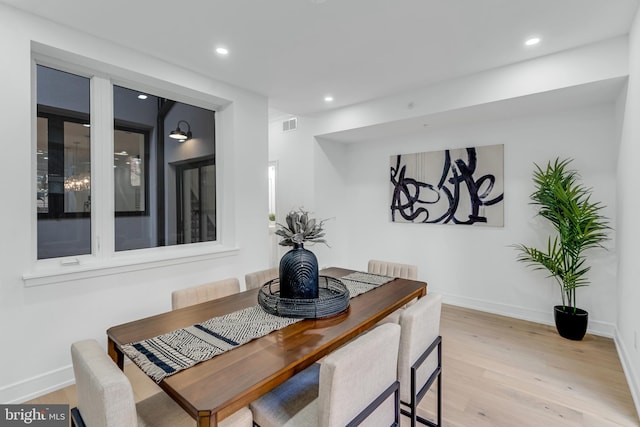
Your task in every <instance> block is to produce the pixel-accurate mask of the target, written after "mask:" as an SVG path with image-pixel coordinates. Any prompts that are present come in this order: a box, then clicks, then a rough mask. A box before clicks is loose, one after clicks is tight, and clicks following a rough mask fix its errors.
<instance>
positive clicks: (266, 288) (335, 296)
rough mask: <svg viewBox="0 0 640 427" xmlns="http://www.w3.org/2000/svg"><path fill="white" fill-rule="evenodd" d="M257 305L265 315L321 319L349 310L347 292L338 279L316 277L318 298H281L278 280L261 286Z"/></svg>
mask: <svg viewBox="0 0 640 427" xmlns="http://www.w3.org/2000/svg"><path fill="white" fill-rule="evenodd" d="M258 303H259V304H260V306H261V307H262V308H263V309H264V310H265V311H266V312H267V313H270V314H274V315H276V316H282V317H295V318H303V319H321V318H324V317H330V316H334V315H336V314H339V313H342V312H343V311H345V310H346V309H347V308H349V290H348V289H347V288H346V286H344V284H343V283H342V282H341V281H340V280H338V279H335V278H333V277H328V276H318V298H309V299H305V298H281V297H280V279H279V278H278V279H273V280H270V281H268V282H267V283H265V284H264V285H262V287H261V288H260V291H259V292H258Z"/></svg>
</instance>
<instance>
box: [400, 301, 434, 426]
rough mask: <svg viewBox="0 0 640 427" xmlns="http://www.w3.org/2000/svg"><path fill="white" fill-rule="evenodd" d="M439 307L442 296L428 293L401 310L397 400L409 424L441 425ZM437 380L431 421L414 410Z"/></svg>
mask: <svg viewBox="0 0 640 427" xmlns="http://www.w3.org/2000/svg"><path fill="white" fill-rule="evenodd" d="M441 309H442V296H441V295H440V294H437V293H430V294H427V295H425V296H424V297H422V298H420V299H419V300H418V301H417V302H416V303H415V304H413V305H411V306H410V307H407V308H406V309H404V310H402V312H401V313H400V321H399V324H400V328H401V329H402V332H401V334H400V350H399V354H398V379H399V381H400V402H401V412H402V414H403V415H406V416H408V417H409V418H410V419H411V427H415V425H416V421H418V422H420V423H421V424H424V425H428V426H431V427H439V426H441V425H442V424H441V422H442V415H441V410H442V402H441V398H442V337H441V336H440V313H441ZM436 380H437V381H438V389H437V391H436V421H435V422H433V421H430V420H427V419H425V418H423V417H420V416H418V415H417V413H416V412H417V407H418V403H420V400H422V398H423V397H424V395H425V394H426V393H427V391H428V390H429V389H430V388H431V386H432V385H433V383H434V381H436Z"/></svg>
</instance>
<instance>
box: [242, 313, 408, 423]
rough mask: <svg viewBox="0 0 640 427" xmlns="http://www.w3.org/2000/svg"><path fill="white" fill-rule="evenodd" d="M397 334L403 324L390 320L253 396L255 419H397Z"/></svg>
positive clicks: (349, 421) (357, 420)
mask: <svg viewBox="0 0 640 427" xmlns="http://www.w3.org/2000/svg"><path fill="white" fill-rule="evenodd" d="M399 340H400V327H399V326H398V325H394V324H391V323H388V324H384V325H381V326H379V327H376V328H374V329H372V330H371V331H370V332H367V333H365V334H363V335H360V336H358V337H357V338H356V339H354V340H352V341H350V342H349V343H348V344H346V345H344V346H343V347H341V348H339V349H338V350H336V351H334V352H333V353H331V354H329V355H328V356H327V357H326V358H325V359H324V360H323V361H322V362H321V363H314V364H313V365H311V366H310V367H309V368H307V369H305V370H304V371H302V372H300V373H298V374H297V375H295V376H294V377H292V378H290V379H289V380H287V381H286V382H284V383H282V384H280V385H279V386H278V387H276V388H275V389H273V390H271V391H270V392H268V393H267V394H265V395H263V396H262V397H260V398H258V399H257V400H255V401H254V402H252V403H251V404H250V405H249V407H250V408H251V411H252V412H253V417H254V422H255V424H256V425H258V426H260V427H280V426H284V425H287V426H305V427H306V426H320V427H338V426H340V427H344V426H345V425H346V426H352V425H353V426H355V425H359V424H360V423H361V422H363V421H365V420H366V425H367V426H369V425H373V426H387V427H388V426H392V425H399V421H400V420H399V417H400V413H399V409H400V408H399V394H398V387H399V384H398V380H397V375H398V373H397V368H398V365H397V360H398V345H399ZM394 353H395V354H394Z"/></svg>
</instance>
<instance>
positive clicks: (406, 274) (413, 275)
mask: <svg viewBox="0 0 640 427" xmlns="http://www.w3.org/2000/svg"><path fill="white" fill-rule="evenodd" d="M367 272H368V273H373V274H380V275H382V276H391V277H400V278H402V279H411V280H416V279H417V278H418V267H417V266H416V265H412V264H401V263H398V262H388V261H380V260H376V259H370V260H369V263H368V265H367Z"/></svg>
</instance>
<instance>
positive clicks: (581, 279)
mask: <svg viewBox="0 0 640 427" xmlns="http://www.w3.org/2000/svg"><path fill="white" fill-rule="evenodd" d="M571 161H572V160H571V159H567V160H560V159H556V160H555V161H554V162H553V163H551V162H548V163H547V166H546V168H541V167H540V166H538V165H537V164H536V165H535V167H536V169H535V170H534V172H533V182H534V184H535V191H534V192H533V193H532V194H531V196H530V198H531V204H533V205H535V206H536V207H537V208H538V212H537V215H540V216H541V217H543V218H545V219H547V220H548V221H549V222H551V224H552V225H553V227H554V228H555V230H556V235H555V236H550V237H549V238H548V243H547V248H546V249H544V250H540V249H536V248H532V247H528V246H525V245H522V244H518V245H514V246H515V248H516V249H517V250H518V252H519V255H518V261H520V262H524V263H526V264H528V265H530V266H532V267H533V268H534V269H537V270H547V271H548V272H549V277H553V278H554V279H555V280H556V281H557V283H558V285H559V286H560V291H561V295H562V305H557V306H555V307H554V319H555V322H556V328H557V330H558V333H559V334H560V335H561V336H563V337H564V338H568V339H572V340H581V339H582V338H583V337H584V334H585V333H586V331H587V324H588V313H587V312H586V311H585V310H583V309H580V308H578V307H577V302H576V290H577V289H578V288H580V287H582V286H587V285H589V281H588V279H587V273H588V272H589V270H590V269H591V267H590V266H588V265H586V253H585V251H587V250H588V249H592V248H597V247H603V246H602V242H604V241H605V240H607V239H608V237H607V230H608V229H609V228H610V227H609V226H608V220H607V218H606V217H604V216H603V215H602V214H601V211H602V209H603V208H604V205H602V204H601V203H599V202H592V201H591V189H590V188H587V187H585V186H584V185H582V184H581V183H580V182H579V179H580V176H579V174H578V172H577V171H575V170H573V169H570V168H569V167H568V166H569V163H571Z"/></svg>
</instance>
